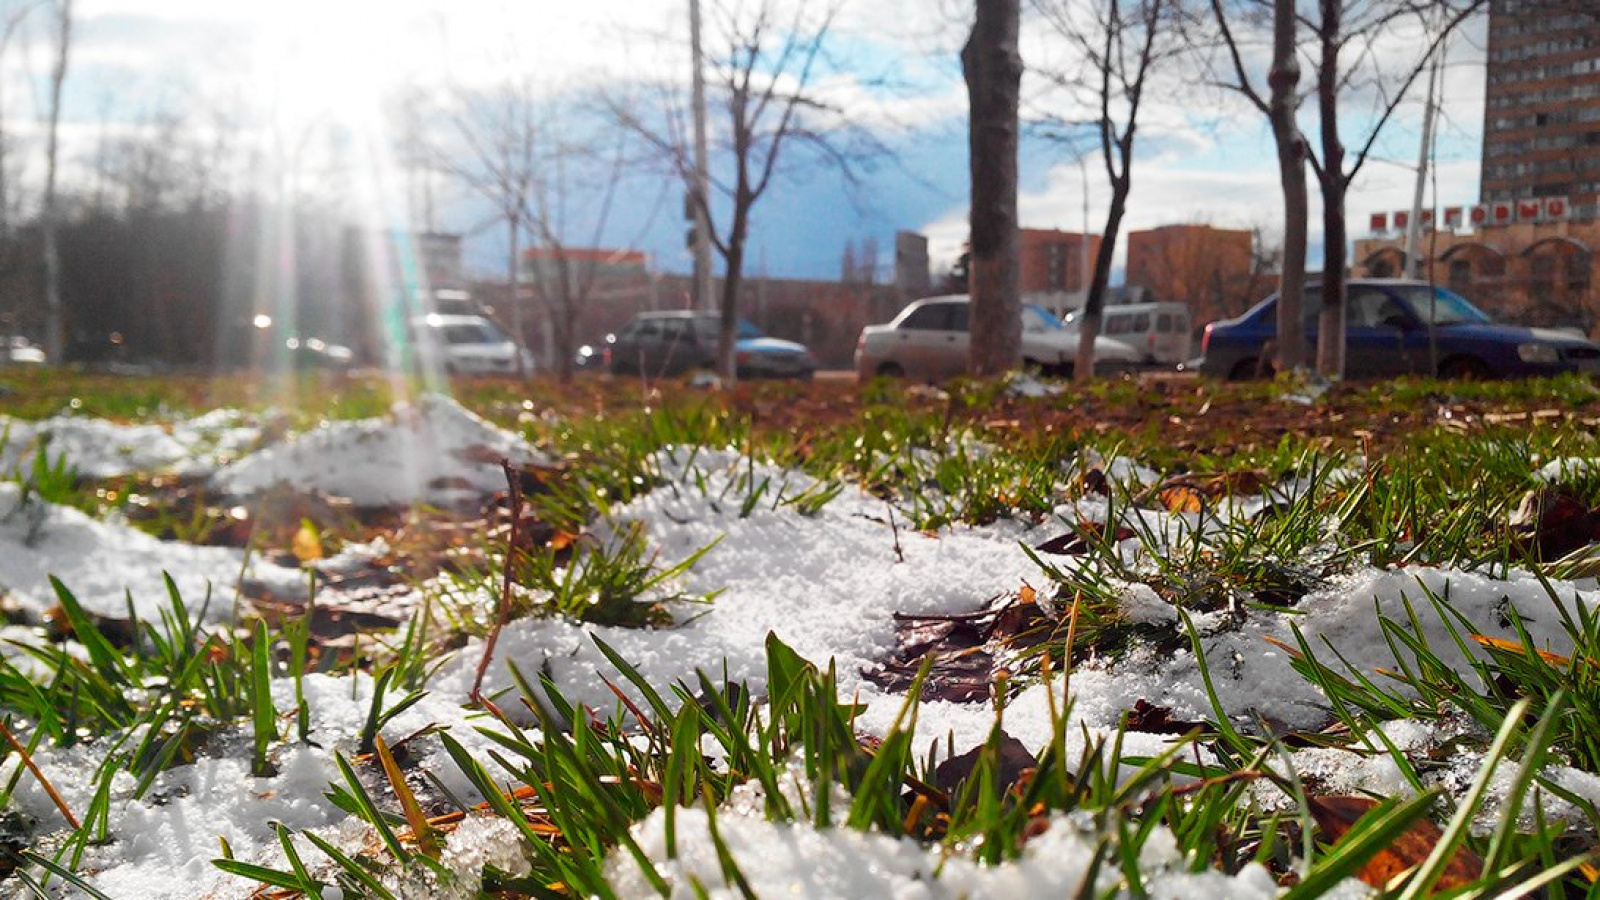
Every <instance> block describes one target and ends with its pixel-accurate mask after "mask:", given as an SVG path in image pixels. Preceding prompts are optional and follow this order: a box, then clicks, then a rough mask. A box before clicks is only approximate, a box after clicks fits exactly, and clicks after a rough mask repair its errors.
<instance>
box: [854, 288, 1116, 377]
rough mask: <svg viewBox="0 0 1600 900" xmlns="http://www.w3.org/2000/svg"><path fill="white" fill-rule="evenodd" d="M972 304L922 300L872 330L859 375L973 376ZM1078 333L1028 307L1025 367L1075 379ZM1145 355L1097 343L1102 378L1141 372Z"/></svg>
mask: <svg viewBox="0 0 1600 900" xmlns="http://www.w3.org/2000/svg"><path fill="white" fill-rule="evenodd" d="M971 307H972V303H971V300H970V299H969V298H968V297H967V295H965V294H955V295H952V296H949V297H930V298H928V299H927V300H918V301H917V302H915V303H913V304H911V305H910V306H907V307H906V308H905V309H904V310H901V312H900V315H898V316H895V317H894V321H892V322H890V323H889V324H887V325H868V326H867V327H866V328H863V329H862V330H861V337H860V338H859V339H858V340H857V341H856V374H857V375H858V376H860V377H861V378H862V379H863V380H865V379H868V378H872V377H874V376H877V375H888V376H894V377H907V378H915V379H917V380H919V381H922V380H926V381H938V380H941V379H944V378H949V377H951V376H954V375H959V374H961V373H963V372H965V371H967V347H968V345H969V344H970V343H971V336H970V334H969V333H968V329H967V323H968V318H969V316H970V314H971ZM1077 357H1078V332H1077V331H1076V330H1075V329H1070V328H1067V327H1066V326H1064V325H1062V324H1061V320H1059V319H1057V318H1056V317H1055V316H1053V315H1051V314H1050V312H1049V311H1048V310H1046V309H1045V308H1044V307H1042V306H1035V305H1033V304H1031V303H1030V304H1025V305H1023V307H1022V364H1023V367H1024V368H1029V369H1036V370H1038V371H1039V372H1041V373H1043V374H1045V375H1061V376H1066V375H1071V374H1072V367H1073V364H1074V363H1075V362H1076V361H1077ZM1140 361H1141V356H1140V354H1139V352H1138V351H1137V350H1135V349H1133V348H1132V347H1130V346H1128V345H1127V344H1125V343H1123V342H1122V341H1118V340H1113V339H1112V338H1108V337H1096V338H1095V340H1094V365H1095V371H1097V372H1110V371H1125V370H1130V369H1134V368H1137V367H1138V366H1139V363H1140Z"/></svg>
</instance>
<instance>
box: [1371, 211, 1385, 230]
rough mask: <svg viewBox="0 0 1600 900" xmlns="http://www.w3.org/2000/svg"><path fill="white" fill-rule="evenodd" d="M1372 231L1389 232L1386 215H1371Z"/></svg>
mask: <svg viewBox="0 0 1600 900" xmlns="http://www.w3.org/2000/svg"><path fill="white" fill-rule="evenodd" d="M1372 230H1373V231H1388V230H1389V214H1388V213H1373V214H1372Z"/></svg>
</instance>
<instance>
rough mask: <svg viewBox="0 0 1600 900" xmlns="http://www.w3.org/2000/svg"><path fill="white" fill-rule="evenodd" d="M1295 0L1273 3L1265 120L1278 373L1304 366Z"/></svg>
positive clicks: (1302, 168)
mask: <svg viewBox="0 0 1600 900" xmlns="http://www.w3.org/2000/svg"><path fill="white" fill-rule="evenodd" d="M1294 13H1295V10H1294V0H1274V3H1273V16H1272V69H1271V71H1270V72H1269V73H1268V75H1267V84H1268V86H1269V87H1270V88H1271V91H1272V93H1271V100H1270V102H1269V103H1268V109H1267V116H1268V119H1269V120H1270V121H1271V122H1272V137H1273V141H1274V142H1275V143H1276V144H1277V147H1278V178H1279V181H1280V183H1281V184H1282V185H1283V269H1282V272H1281V274H1280V276H1279V278H1278V362H1277V365H1278V369H1279V370H1280V371H1294V370H1297V369H1303V368H1305V365H1306V333H1305V328H1304V326H1303V325H1302V324H1301V322H1300V301H1301V298H1302V297H1303V296H1304V293H1305V277H1306V226H1307V218H1308V217H1309V215H1310V211H1309V207H1310V204H1309V201H1308V198H1307V196H1306V148H1305V140H1304V138H1303V137H1302V135H1301V134H1300V128H1299V126H1298V125H1296V124H1295V118H1294V114H1295V85H1296V84H1297V83H1299V81H1300V64H1299V63H1298V62H1297V61H1296V59H1295V46H1294V45H1295V40H1294V31H1295V16H1294Z"/></svg>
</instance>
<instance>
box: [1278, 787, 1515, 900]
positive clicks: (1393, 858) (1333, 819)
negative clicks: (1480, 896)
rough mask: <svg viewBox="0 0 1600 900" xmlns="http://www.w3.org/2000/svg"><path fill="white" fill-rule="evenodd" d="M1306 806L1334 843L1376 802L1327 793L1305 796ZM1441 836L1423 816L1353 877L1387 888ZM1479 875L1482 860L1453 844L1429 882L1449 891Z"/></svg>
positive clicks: (1422, 858) (1427, 853)
mask: <svg viewBox="0 0 1600 900" xmlns="http://www.w3.org/2000/svg"><path fill="white" fill-rule="evenodd" d="M1306 802H1307V806H1308V807H1309V808H1310V810H1311V817H1312V818H1313V819H1315V820H1316V822H1317V827H1318V828H1320V829H1321V830H1322V833H1323V834H1325V835H1327V838H1328V841H1329V842H1330V843H1337V842H1338V841H1339V839H1340V838H1342V837H1344V836H1345V835H1346V834H1348V833H1349V832H1350V830H1351V829H1352V828H1354V827H1355V825H1356V823H1357V822H1359V821H1361V818H1362V817H1363V816H1365V815H1366V814H1367V813H1369V812H1371V811H1372V810H1374V809H1376V808H1377V807H1378V806H1379V805H1380V804H1379V803H1378V801H1376V800H1373V799H1371V798H1370V797H1348V796H1338V795H1329V796H1323V797H1307V798H1306ZM1443 838H1444V833H1443V832H1441V831H1440V830H1439V826H1437V825H1435V824H1433V822H1431V821H1429V820H1428V819H1427V818H1419V819H1417V820H1416V821H1415V822H1412V823H1411V824H1410V825H1409V826H1407V827H1406V829H1405V830H1404V831H1402V832H1400V834H1398V835H1396V836H1395V839H1394V840H1393V841H1391V842H1390V843H1389V846H1387V847H1383V848H1381V849H1380V850H1378V852H1376V853H1374V854H1373V855H1372V857H1371V858H1370V859H1368V860H1367V861H1366V863H1365V864H1363V865H1362V867H1361V869H1360V870H1359V871H1357V872H1356V877H1357V878H1359V879H1361V880H1362V881H1363V882H1366V883H1367V884H1370V885H1372V886H1373V887H1375V888H1380V889H1382V888H1388V887H1389V886H1391V885H1393V884H1395V883H1396V882H1397V880H1398V879H1400V878H1402V877H1404V876H1405V874H1406V873H1407V872H1410V871H1411V870H1412V869H1415V868H1416V867H1417V866H1419V865H1421V864H1422V863H1423V862H1424V861H1426V860H1427V859H1428V857H1429V856H1430V855H1432V853H1433V851H1434V848H1435V847H1437V846H1438V845H1439V841H1440V840H1442V839H1443ZM1482 875H1483V859H1482V858H1481V857H1479V856H1478V855H1477V854H1476V853H1473V852H1472V851H1471V850H1469V849H1467V848H1466V847H1465V846H1462V847H1457V848H1456V850H1455V852H1454V853H1452V854H1451V855H1450V861H1449V862H1448V863H1446V864H1445V868H1444V872H1443V873H1442V874H1440V876H1439V878H1438V880H1437V881H1435V882H1434V884H1433V889H1434V890H1435V891H1449V890H1453V889H1455V888H1459V887H1464V886H1466V885H1468V884H1472V883H1473V882H1475V881H1477V880H1478V879H1479V878H1480V877H1482Z"/></svg>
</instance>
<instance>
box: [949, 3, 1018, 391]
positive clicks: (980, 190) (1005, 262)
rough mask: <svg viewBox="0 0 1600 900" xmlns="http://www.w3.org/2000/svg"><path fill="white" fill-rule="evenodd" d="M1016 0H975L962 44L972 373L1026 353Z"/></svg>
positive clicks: (1003, 367) (995, 369) (1004, 366)
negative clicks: (969, 208)
mask: <svg viewBox="0 0 1600 900" xmlns="http://www.w3.org/2000/svg"><path fill="white" fill-rule="evenodd" d="M1020 22H1021V4H1020V2H1019V0H977V16H976V18H975V20H974V22H973V26H972V34H971V36H970V37H968V39H967V43H966V46H965V47H963V48H962V50H961V71H962V74H963V75H964V76H965V78H966V82H967V97H968V101H969V103H970V116H971V126H970V133H969V139H968V148H969V153H970V163H969V165H970V168H971V176H972V211H971V228H972V256H971V265H970V267H969V285H968V289H969V290H970V292H971V294H972V310H971V316H970V329H971V338H972V340H971V343H970V344H969V350H968V354H969V356H968V359H969V362H970V366H971V369H972V372H973V374H975V375H979V376H993V375H998V374H1000V373H1002V372H1005V371H1007V370H1009V369H1013V368H1015V367H1016V366H1017V364H1018V363H1019V362H1020V361H1021V353H1022V306H1021V301H1020V299H1019V298H1018V263H1017V131H1018V128H1017V106H1018V94H1019V92H1020V89H1021V84H1022V55H1021V53H1020V52H1019V51H1018V49H1017V37H1018V32H1019V29H1020Z"/></svg>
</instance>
